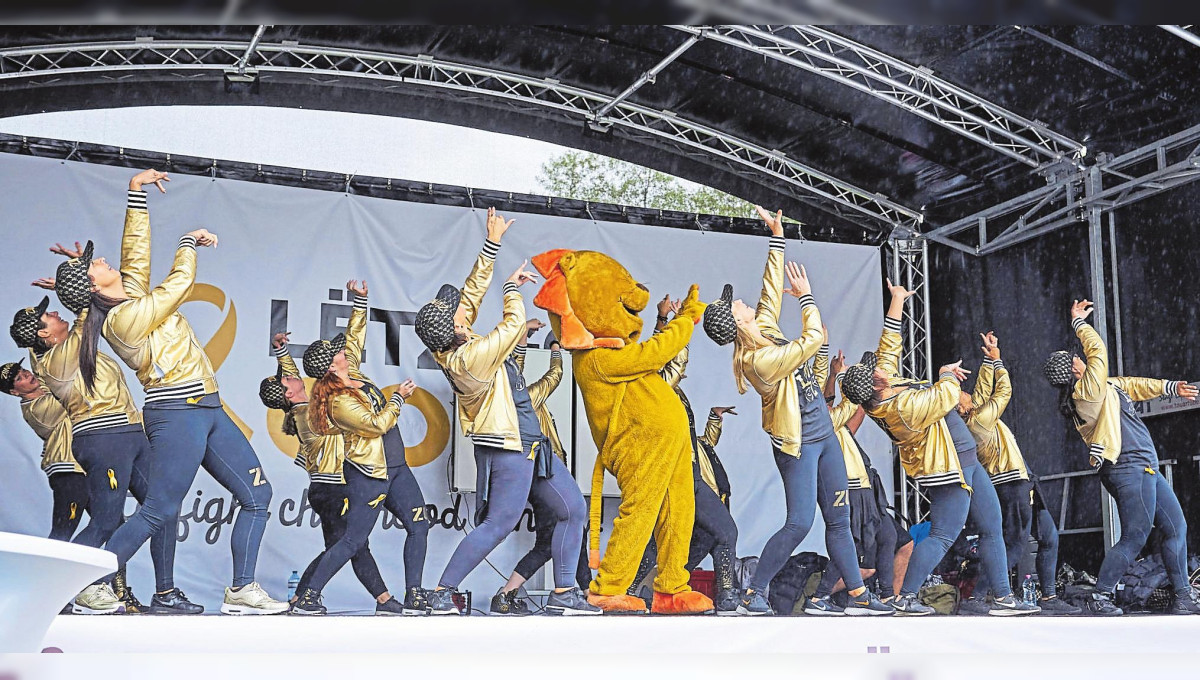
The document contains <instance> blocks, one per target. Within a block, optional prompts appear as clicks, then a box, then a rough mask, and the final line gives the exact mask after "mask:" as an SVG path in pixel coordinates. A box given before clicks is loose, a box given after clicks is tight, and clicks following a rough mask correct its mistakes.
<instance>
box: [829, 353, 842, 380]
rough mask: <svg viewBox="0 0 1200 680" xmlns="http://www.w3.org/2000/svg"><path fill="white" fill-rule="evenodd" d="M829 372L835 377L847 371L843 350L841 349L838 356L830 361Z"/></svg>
mask: <svg viewBox="0 0 1200 680" xmlns="http://www.w3.org/2000/svg"><path fill="white" fill-rule="evenodd" d="M829 370H830V372H832V373H833V374H834V375H837V374H839V373H841V372H842V371H844V370H846V355H845V354H843V353H842V350H840V349H839V350H838V353H837V356H835V357H833V358H832V359H830V360H829Z"/></svg>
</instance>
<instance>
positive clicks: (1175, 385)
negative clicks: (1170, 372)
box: [1163, 380, 1183, 397]
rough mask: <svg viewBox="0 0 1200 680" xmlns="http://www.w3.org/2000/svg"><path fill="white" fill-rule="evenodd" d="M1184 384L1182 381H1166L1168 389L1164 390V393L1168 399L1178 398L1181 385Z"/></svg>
mask: <svg viewBox="0 0 1200 680" xmlns="http://www.w3.org/2000/svg"><path fill="white" fill-rule="evenodd" d="M1182 382H1183V381H1182V380H1167V381H1166V383H1167V384H1166V389H1164V390H1163V392H1164V393H1165V394H1166V395H1167V396H1168V397H1178V396H1179V385H1180V384H1181V383H1182Z"/></svg>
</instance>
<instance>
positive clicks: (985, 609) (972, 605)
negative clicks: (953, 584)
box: [958, 597, 992, 616]
mask: <svg viewBox="0 0 1200 680" xmlns="http://www.w3.org/2000/svg"><path fill="white" fill-rule="evenodd" d="M991 611H992V608H991V607H990V606H988V603H987V602H985V601H984V599H983V598H981V597H968V598H966V599H964V600H963V601H962V602H959V603H958V615H959V616H987V615H988V614H989V613H990V612H991Z"/></svg>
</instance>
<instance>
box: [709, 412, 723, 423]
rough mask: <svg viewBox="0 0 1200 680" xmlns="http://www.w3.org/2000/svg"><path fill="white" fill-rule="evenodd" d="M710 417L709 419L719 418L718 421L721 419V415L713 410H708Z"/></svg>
mask: <svg viewBox="0 0 1200 680" xmlns="http://www.w3.org/2000/svg"><path fill="white" fill-rule="evenodd" d="M708 419H709V420H717V421H719V420H721V416H719V415H717V414H715V413H713V412H712V411H709V412H708Z"/></svg>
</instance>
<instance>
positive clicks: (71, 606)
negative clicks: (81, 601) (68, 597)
mask: <svg viewBox="0 0 1200 680" xmlns="http://www.w3.org/2000/svg"><path fill="white" fill-rule="evenodd" d="M74 613H75V601H74V600H72V601H71V602H68V603H66V604H64V605H63V608H62V610H60V611H59V612H58V615H59V616H65V615H68V614H74Z"/></svg>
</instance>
